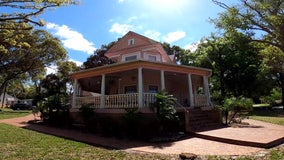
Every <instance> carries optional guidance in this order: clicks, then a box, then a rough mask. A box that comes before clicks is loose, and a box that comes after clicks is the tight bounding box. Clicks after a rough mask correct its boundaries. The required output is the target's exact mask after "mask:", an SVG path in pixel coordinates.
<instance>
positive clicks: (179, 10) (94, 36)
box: [40, 0, 235, 64]
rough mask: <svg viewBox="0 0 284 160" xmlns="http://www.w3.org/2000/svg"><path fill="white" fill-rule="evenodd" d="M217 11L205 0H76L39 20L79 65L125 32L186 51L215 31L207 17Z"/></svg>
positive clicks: (214, 14)
mask: <svg viewBox="0 0 284 160" xmlns="http://www.w3.org/2000/svg"><path fill="white" fill-rule="evenodd" d="M234 1H235V0H234ZM234 1H230V0H222V2H225V3H226V4H231V3H232V2H234ZM223 11H224V10H223V9H222V8H220V7H219V6H217V5H215V4H213V3H212V2H211V0H82V1H81V3H80V4H79V5H72V6H66V7H60V8H57V9H51V10H48V11H46V12H45V13H44V14H43V15H41V16H40V18H42V19H44V21H45V22H46V23H47V25H46V26H45V27H43V28H44V29H46V30H48V31H49V32H50V33H52V34H53V35H54V36H56V37H58V38H59V39H60V40H61V42H62V44H63V46H64V48H66V49H67V51H68V54H69V58H70V60H72V61H74V62H76V63H77V64H81V63H82V62H84V61H86V59H87V57H89V56H90V55H91V54H92V53H93V51H94V50H95V49H96V48H100V47H101V45H103V44H108V43H109V42H112V41H114V40H117V38H119V37H122V36H123V35H124V34H125V33H127V32H128V31H130V30H131V31H134V32H137V33H139V34H142V35H144V36H147V37H149V38H152V39H154V40H156V41H159V42H168V43H170V44H171V45H178V46H180V47H182V48H186V49H191V48H192V47H193V46H194V45H193V44H196V43H198V42H199V41H200V39H201V38H203V37H206V36H210V34H211V32H216V31H217V30H216V29H215V28H214V25H213V24H211V23H209V17H210V18H216V17H217V14H218V13H220V12H223Z"/></svg>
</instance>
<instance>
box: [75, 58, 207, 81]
mask: <svg viewBox="0 0 284 160" xmlns="http://www.w3.org/2000/svg"><path fill="white" fill-rule="evenodd" d="M140 67H141V68H143V69H152V70H164V71H169V72H175V73H183V74H194V75H201V76H210V75H211V70H210V69H205V68H199V67H192V66H184V65H177V64H173V63H164V62H157V61H155V62H151V61H145V60H133V61H125V62H120V63H114V64H110V65H105V66H100V67H96V68H91V69H86V70H82V71H79V72H75V73H73V74H71V78H72V79H81V78H88V77H94V76H100V75H102V74H111V73H117V72H122V71H128V70H133V69H137V68H140Z"/></svg>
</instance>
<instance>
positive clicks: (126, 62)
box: [70, 31, 213, 113]
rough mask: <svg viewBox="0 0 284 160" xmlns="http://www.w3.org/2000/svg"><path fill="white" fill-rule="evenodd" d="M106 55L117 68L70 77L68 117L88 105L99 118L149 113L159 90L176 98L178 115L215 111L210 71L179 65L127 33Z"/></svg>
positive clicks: (156, 47) (148, 41)
mask: <svg viewBox="0 0 284 160" xmlns="http://www.w3.org/2000/svg"><path fill="white" fill-rule="evenodd" d="M105 55H106V56H107V57H108V58H110V59H113V60H115V61H116V62H117V63H114V64H110V65H105V66H101V67H96V68H92V69H87V70H83V71H79V72H76V73H73V74H72V75H71V77H72V79H73V80H74V94H73V97H72V108H71V110H70V111H71V112H77V111H78V109H79V108H80V107H81V106H82V104H92V106H93V107H94V108H96V112H98V113H123V112H125V108H133V107H138V109H139V111H140V112H142V113H149V112H152V111H150V110H149V106H150V104H151V103H153V102H154V101H155V94H156V93H157V92H159V91H161V90H166V91H167V92H168V93H169V94H172V95H174V97H175V98H177V105H176V109H177V110H178V111H179V110H180V111H184V109H189V110H190V109H194V108H201V109H202V110H211V109H212V108H213V107H212V104H211V101H210V93H209V85H208V78H209V77H210V75H211V70H209V69H205V68H197V67H191V66H184V65H179V64H177V62H176V60H175V58H174V56H172V55H170V56H169V55H168V54H167V53H166V51H165V50H164V49H163V47H162V45H161V44H160V43H159V42H156V41H154V40H152V39H149V38H147V37H145V36H142V35H139V34H137V33H134V32H131V31H130V32H128V33H127V34H126V35H124V36H123V37H122V38H121V39H120V40H119V41H118V42H117V43H116V44H114V46H113V47H111V48H110V49H109V50H108V52H107V53H106V54H105Z"/></svg>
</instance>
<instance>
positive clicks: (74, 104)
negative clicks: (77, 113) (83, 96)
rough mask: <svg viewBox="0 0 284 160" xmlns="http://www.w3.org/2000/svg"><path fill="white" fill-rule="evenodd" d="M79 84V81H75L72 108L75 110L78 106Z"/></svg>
mask: <svg viewBox="0 0 284 160" xmlns="http://www.w3.org/2000/svg"><path fill="white" fill-rule="evenodd" d="M77 83H78V80H77V79H75V81H74V83H73V88H74V91H73V96H72V108H75V106H76V97H77Z"/></svg>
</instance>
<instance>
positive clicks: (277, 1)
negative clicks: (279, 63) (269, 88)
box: [212, 0, 284, 105]
mask: <svg viewBox="0 0 284 160" xmlns="http://www.w3.org/2000/svg"><path fill="white" fill-rule="evenodd" d="M212 1H213V2H214V3H215V4H217V5H219V6H220V7H222V8H225V9H226V12H224V13H221V14H220V17H219V18H218V19H215V20H213V22H214V23H215V24H216V26H217V27H219V28H221V29H224V30H227V31H231V30H239V31H243V33H245V34H248V35H251V36H252V38H251V40H252V41H255V42H259V43H264V44H266V45H270V46H273V47H276V48H278V49H279V50H280V51H281V52H282V53H284V34H283V33H284V1H283V0H240V4H239V5H234V6H228V5H227V4H225V3H222V2H220V1H218V0H212ZM280 81H282V82H284V73H283V72H280ZM281 89H282V93H284V84H282V85H281ZM282 103H283V105H284V96H283V98H282Z"/></svg>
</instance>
